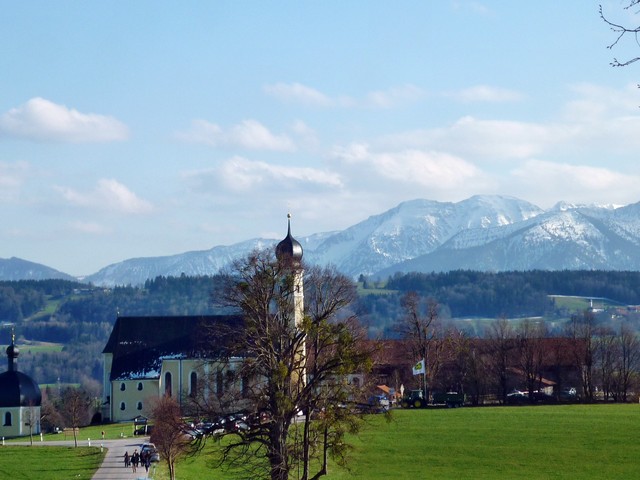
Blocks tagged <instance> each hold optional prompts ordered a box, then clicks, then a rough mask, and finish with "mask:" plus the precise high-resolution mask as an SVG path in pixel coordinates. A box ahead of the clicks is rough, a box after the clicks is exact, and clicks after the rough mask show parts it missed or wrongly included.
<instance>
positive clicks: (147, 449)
mask: <svg viewBox="0 0 640 480" xmlns="http://www.w3.org/2000/svg"><path fill="white" fill-rule="evenodd" d="M143 453H144V454H148V455H149V460H150V461H151V462H159V461H160V454H159V453H158V450H157V449H156V446H155V445H154V444H153V443H143V444H142V445H141V446H140V455H142V454H143Z"/></svg>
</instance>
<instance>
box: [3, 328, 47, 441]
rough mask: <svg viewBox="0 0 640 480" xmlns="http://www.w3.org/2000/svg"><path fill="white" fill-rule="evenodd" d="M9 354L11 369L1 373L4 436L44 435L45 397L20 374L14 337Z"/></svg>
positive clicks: (9, 366)
mask: <svg viewBox="0 0 640 480" xmlns="http://www.w3.org/2000/svg"><path fill="white" fill-rule="evenodd" d="M6 352H7V361H8V368H7V371H6V372H4V373H0V417H1V418H0V435H2V436H3V437H18V436H22V435H28V434H29V433H36V434H37V433H40V405H41V403H42V393H41V392H40V387H39V385H38V384H37V383H36V382H35V381H34V380H33V379H32V378H31V377H29V376H28V375H26V374H24V373H22V372H19V371H18V365H17V358H18V355H19V354H20V350H19V349H18V347H17V346H16V344H15V335H13V334H12V335H11V345H9V346H8V347H7V350H6ZM25 427H28V428H25Z"/></svg>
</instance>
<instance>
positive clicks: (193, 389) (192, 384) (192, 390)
mask: <svg viewBox="0 0 640 480" xmlns="http://www.w3.org/2000/svg"><path fill="white" fill-rule="evenodd" d="M197 393H198V374H197V373H196V372H191V375H190V376H189V395H191V396H192V397H195V396H196V394H197Z"/></svg>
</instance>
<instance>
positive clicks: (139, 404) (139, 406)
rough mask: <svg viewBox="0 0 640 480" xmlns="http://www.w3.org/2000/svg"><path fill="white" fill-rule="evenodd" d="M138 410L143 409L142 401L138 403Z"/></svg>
mask: <svg viewBox="0 0 640 480" xmlns="http://www.w3.org/2000/svg"><path fill="white" fill-rule="evenodd" d="M136 408H137V409H138V410H142V402H138V405H137V407H136Z"/></svg>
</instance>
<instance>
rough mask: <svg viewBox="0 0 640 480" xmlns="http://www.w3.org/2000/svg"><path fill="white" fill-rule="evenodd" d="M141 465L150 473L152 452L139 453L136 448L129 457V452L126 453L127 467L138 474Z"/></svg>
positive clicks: (125, 464)
mask: <svg viewBox="0 0 640 480" xmlns="http://www.w3.org/2000/svg"><path fill="white" fill-rule="evenodd" d="M139 465H142V466H144V469H145V470H146V471H147V472H148V471H149V467H150V466H151V452H150V451H149V450H145V451H143V452H141V453H138V449H137V448H136V449H135V450H134V451H133V453H132V454H131V455H129V452H124V466H125V467H127V468H129V467H131V469H132V470H133V471H134V472H136V471H137V470H138V466H139Z"/></svg>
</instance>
